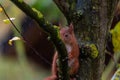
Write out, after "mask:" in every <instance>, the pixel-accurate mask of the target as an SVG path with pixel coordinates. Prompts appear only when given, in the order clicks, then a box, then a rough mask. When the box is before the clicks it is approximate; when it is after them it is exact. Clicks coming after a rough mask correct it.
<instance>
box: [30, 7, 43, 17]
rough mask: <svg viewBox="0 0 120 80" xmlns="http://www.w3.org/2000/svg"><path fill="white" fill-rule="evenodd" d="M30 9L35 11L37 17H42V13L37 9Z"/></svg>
mask: <svg viewBox="0 0 120 80" xmlns="http://www.w3.org/2000/svg"><path fill="white" fill-rule="evenodd" d="M32 10H33V11H34V12H36V13H37V15H38V17H39V18H43V15H42V13H41V12H40V11H38V10H37V9H35V8H32Z"/></svg>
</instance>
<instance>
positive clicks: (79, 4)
mask: <svg viewBox="0 0 120 80" xmlns="http://www.w3.org/2000/svg"><path fill="white" fill-rule="evenodd" d="M60 1H61V2H60ZM54 2H55V3H56V4H57V5H58V7H59V8H60V10H61V11H62V12H63V14H64V15H65V17H66V19H67V21H68V23H70V22H73V23H74V26H75V34H76V37H77V40H78V42H79V45H80V46H81V45H83V44H87V43H93V44H95V45H96V46H97V48H98V52H99V55H98V57H97V58H96V59H91V58H89V57H88V58H84V59H80V70H79V75H80V77H79V79H78V80H101V75H102V72H103V70H104V60H105V49H106V39H107V36H108V33H109V28H110V24H111V23H110V22H111V21H112V16H113V11H114V8H115V6H116V4H117V2H118V0H54ZM62 3H64V4H67V5H66V6H65V5H63V4H62Z"/></svg>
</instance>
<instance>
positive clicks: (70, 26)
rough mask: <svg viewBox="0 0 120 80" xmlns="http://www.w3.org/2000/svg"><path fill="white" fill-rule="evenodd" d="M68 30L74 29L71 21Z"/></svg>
mask: <svg viewBox="0 0 120 80" xmlns="http://www.w3.org/2000/svg"><path fill="white" fill-rule="evenodd" d="M69 31H70V32H72V31H74V26H73V24H72V23H70V25H69Z"/></svg>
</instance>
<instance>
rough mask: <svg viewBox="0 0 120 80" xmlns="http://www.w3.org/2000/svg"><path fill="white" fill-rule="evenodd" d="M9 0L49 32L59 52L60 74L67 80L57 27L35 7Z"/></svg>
mask: <svg viewBox="0 0 120 80" xmlns="http://www.w3.org/2000/svg"><path fill="white" fill-rule="evenodd" d="M11 1H12V2H13V3H14V4H15V5H16V6H17V7H19V8H20V9H21V10H22V11H23V12H24V13H25V14H27V15H28V16H30V17H31V18H33V19H34V20H35V21H36V22H37V23H38V24H39V26H40V27H41V28H42V29H43V30H45V31H46V32H48V33H49V34H50V37H51V40H52V41H53V43H54V45H55V46H56V49H57V51H58V53H59V54H58V56H59V60H60V64H59V65H60V68H59V69H60V71H61V72H62V74H61V75H60V76H62V80H69V74H68V66H67V64H68V63H67V61H63V60H64V59H65V57H67V51H66V48H65V45H64V44H63V42H62V41H61V39H60V37H59V30H58V28H56V27H54V26H53V25H52V24H50V23H48V22H47V21H45V19H44V17H43V15H42V14H41V13H40V12H39V11H38V10H36V9H35V8H31V7H30V6H29V5H27V4H26V3H25V2H24V1H20V0H11Z"/></svg>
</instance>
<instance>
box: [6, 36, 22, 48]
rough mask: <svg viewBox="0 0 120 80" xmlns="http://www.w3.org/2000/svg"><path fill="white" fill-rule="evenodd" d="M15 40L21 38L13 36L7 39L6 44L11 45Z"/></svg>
mask: <svg viewBox="0 0 120 80" xmlns="http://www.w3.org/2000/svg"><path fill="white" fill-rule="evenodd" d="M17 40H21V39H20V38H19V37H13V38H12V39H10V40H9V41H8V44H9V45H11V46H12V44H13V41H17Z"/></svg>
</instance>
